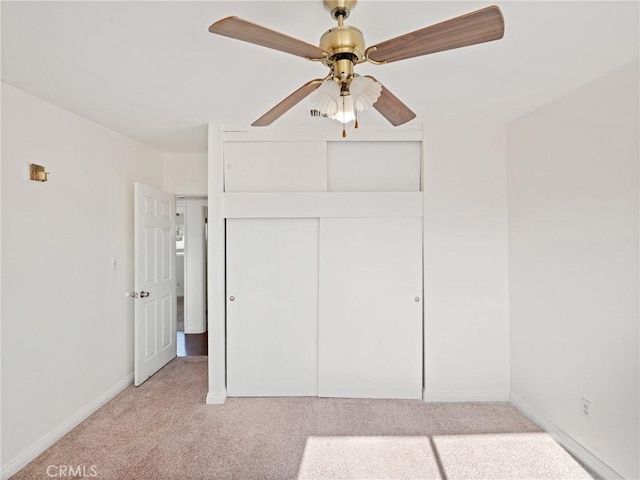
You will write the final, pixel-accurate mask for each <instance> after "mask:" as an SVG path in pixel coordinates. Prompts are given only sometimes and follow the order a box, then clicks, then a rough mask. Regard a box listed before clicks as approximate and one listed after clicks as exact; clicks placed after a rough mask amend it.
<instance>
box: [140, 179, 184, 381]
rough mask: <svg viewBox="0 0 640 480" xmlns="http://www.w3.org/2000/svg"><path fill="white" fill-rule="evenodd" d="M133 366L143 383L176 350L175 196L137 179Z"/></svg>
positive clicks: (174, 353) (173, 354)
mask: <svg viewBox="0 0 640 480" xmlns="http://www.w3.org/2000/svg"><path fill="white" fill-rule="evenodd" d="M134 195H135V200H134V211H135V215H134V216H135V260H134V262H135V293H136V294H137V298H135V361H134V362H135V368H134V377H135V378H134V381H135V384H136V385H140V384H141V383H142V382H144V381H145V380H146V379H147V378H149V377H150V376H151V375H153V374H154V373H155V372H157V371H158V370H160V368H162V367H163V366H164V365H165V364H167V362H169V361H170V360H171V359H173V358H174V357H175V356H176V275H175V252H176V201H175V196H174V195H173V194H171V193H167V192H163V191H161V190H157V189H155V188H151V187H148V186H146V185H142V184H140V183H136V184H135V186H134Z"/></svg>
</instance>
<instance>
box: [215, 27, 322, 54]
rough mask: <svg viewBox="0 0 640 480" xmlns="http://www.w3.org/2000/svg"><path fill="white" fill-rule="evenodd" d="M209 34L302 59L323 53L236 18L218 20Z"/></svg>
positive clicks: (306, 44)
mask: <svg viewBox="0 0 640 480" xmlns="http://www.w3.org/2000/svg"><path fill="white" fill-rule="evenodd" d="M209 31H210V32H211V33H216V34H218V35H224V36H225V37H231V38H235V39H236V40H242V41H245V42H249V43H254V44H256V45H262V46H263V47H267V48H273V49H274V50H280V51H281V52H286V53H290V54H292V55H297V56H298V57H303V58H323V57H326V54H325V52H323V51H322V50H321V49H320V48H318V47H316V46H315V45H311V44H310V43H306V42H303V41H302V40H298V39H297V38H293V37H289V36H288V35H285V34H283V33H279V32H276V31H274V30H269V29H268V28H265V27H261V26H260V25H256V24H255V23H251V22H247V21H246V20H242V19H241V18H238V17H227V18H223V19H222V20H218V21H217V22H216V23H214V24H213V25H211V26H210V27H209Z"/></svg>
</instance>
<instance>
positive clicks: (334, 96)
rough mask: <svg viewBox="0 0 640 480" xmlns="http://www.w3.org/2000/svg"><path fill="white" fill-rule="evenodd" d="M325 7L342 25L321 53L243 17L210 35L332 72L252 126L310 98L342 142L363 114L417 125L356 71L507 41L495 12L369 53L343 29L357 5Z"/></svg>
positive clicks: (349, 0) (323, 41) (335, 0)
mask: <svg viewBox="0 0 640 480" xmlns="http://www.w3.org/2000/svg"><path fill="white" fill-rule="evenodd" d="M323 3H324V7H325V9H326V10H328V11H329V12H330V14H331V17H332V18H333V19H334V20H336V21H337V22H338V25H337V26H336V27H334V28H331V29H329V30H327V31H326V32H325V33H324V34H323V35H322V37H321V38H320V43H319V46H317V47H316V46H314V45H311V44H309V43H306V42H303V41H301V40H298V39H296V38H293V37H289V36H287V35H284V34H282V33H279V32H276V31H274V30H269V29H268V28H265V27H262V26H260V25H256V24H253V23H250V22H248V21H246V20H242V19H240V18H238V17H227V18H223V19H222V20H219V21H217V22H215V23H214V24H213V25H211V26H210V27H209V31H210V32H211V33H215V34H218V35H224V36H227V37H231V38H234V39H237V40H243V41H245V42H249V43H253V44H256V45H261V46H263V47H267V48H272V49H275V50H279V51H282V52H286V53H290V54H292V55H296V56H299V57H303V58H306V59H307V60H311V61H315V62H320V63H323V64H324V65H325V66H327V67H328V68H329V73H328V75H327V76H326V77H324V78H319V79H315V80H311V81H309V82H307V83H306V84H304V85H303V86H302V87H300V88H298V90H296V91H295V92H293V93H292V94H291V95H289V96H288V97H287V98H285V99H284V100H282V101H281V102H280V103H278V104H277V105H276V106H275V107H273V108H272V109H271V110H269V111H268V112H267V113H265V114H264V115H263V116H262V117H260V118H259V119H258V120H256V121H255V122H253V123H252V124H251V125H252V126H255V127H258V126H266V125H270V124H271V123H273V122H274V121H275V120H277V119H278V118H280V117H281V116H282V115H283V114H284V113H286V112H287V111H288V110H289V109H291V108H292V107H293V106H294V105H296V104H297V103H298V102H300V101H301V100H302V99H304V98H306V97H307V96H309V95H311V97H310V100H311V102H312V104H313V108H314V109H315V110H318V111H319V112H320V113H321V114H322V116H326V117H329V118H332V119H334V120H338V121H339V122H341V123H342V124H343V126H342V136H343V137H344V136H346V129H345V125H346V124H348V123H350V122H352V121H355V128H358V120H357V117H358V112H362V111H364V110H367V109H369V108H371V107H374V108H375V109H376V110H377V111H378V112H379V113H380V114H381V115H382V116H383V117H385V118H386V119H387V120H388V121H389V122H390V123H391V124H392V125H393V126H398V125H402V124H404V123H407V122H409V121H411V120H412V119H414V118H415V117H416V114H415V113H414V112H412V111H411V109H409V107H407V106H406V105H405V104H404V103H402V101H400V100H399V99H398V98H397V97H396V96H395V95H393V94H392V93H391V92H390V91H389V90H387V89H386V88H385V87H384V86H383V85H382V84H381V83H379V82H378V81H377V80H376V79H375V78H374V77H372V76H361V75H358V74H357V73H355V72H354V67H355V66H356V65H358V64H360V63H364V62H369V63H372V64H374V65H384V64H387V63H391V62H395V61H398V60H404V59H407V58H413V57H418V56H422V55H427V54H430V53H436V52H442V51H445V50H452V49H454V48H460V47H466V46H469V45H475V44H478V43H485V42H490V41H493V40H499V39H500V38H502V37H503V36H504V19H503V17H502V12H501V11H500V9H499V8H498V7H496V6H491V7H486V8H483V9H480V10H477V11H475V12H471V13H468V14H466V15H462V16H460V17H455V18H452V19H450V20H447V21H444V22H441V23H438V24H435V25H431V26H429V27H425V28H422V29H420V30H416V31H414V32H410V33H407V34H404V35H401V36H399V37H395V38H392V39H390V40H386V41H384V42H382V43H379V44H377V45H373V46H370V47H368V48H367V47H366V43H365V41H364V35H363V34H362V32H361V31H360V30H359V29H357V28H356V27H353V26H350V25H345V24H344V20H345V19H346V18H347V17H349V14H350V13H351V10H352V9H353V8H354V7H355V6H356V3H357V0H323Z"/></svg>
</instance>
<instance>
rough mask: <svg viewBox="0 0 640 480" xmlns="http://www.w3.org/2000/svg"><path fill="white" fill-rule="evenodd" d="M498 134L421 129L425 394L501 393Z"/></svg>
mask: <svg viewBox="0 0 640 480" xmlns="http://www.w3.org/2000/svg"><path fill="white" fill-rule="evenodd" d="M505 135H506V132H505V129H504V127H495V128H484V129H475V130H441V131H436V130H426V131H425V151H424V164H425V166H424V192H425V213H424V214H425V219H424V221H425V226H424V256H425V259H424V289H425V292H424V300H425V400H431V401H457V400H459V401H465V400H506V399H508V392H509V325H508V316H507V300H508V298H507V297H508V292H507V210H506V208H507V205H506V137H505Z"/></svg>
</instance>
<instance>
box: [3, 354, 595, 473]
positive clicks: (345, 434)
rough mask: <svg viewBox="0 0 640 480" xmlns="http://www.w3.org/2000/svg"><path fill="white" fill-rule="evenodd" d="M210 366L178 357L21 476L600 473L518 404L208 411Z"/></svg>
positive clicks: (361, 403)
mask: <svg viewBox="0 0 640 480" xmlns="http://www.w3.org/2000/svg"><path fill="white" fill-rule="evenodd" d="M206 360H207V359H206V357H184V358H177V359H175V360H173V361H172V362H171V363H169V364H168V365H167V366H166V367H164V368H163V369H162V370H161V371H160V372H158V373H157V374H156V375H155V376H153V377H152V378H151V379H149V380H148V381H147V382H146V383H144V384H143V385H142V386H140V387H137V388H136V387H129V388H127V389H126V390H125V391H124V392H122V393H121V394H120V395H118V396H117V397H116V398H115V399H114V400H112V401H111V402H109V403H108V404H106V405H105V406H104V407H102V408H101V409H100V410H99V411H98V412H96V413H95V414H94V415H92V416H91V417H90V418H89V419H87V420H86V421H85V422H84V423H82V424H81V425H80V426H79V427H78V428H76V429H74V430H73V431H72V432H70V433H69V434H68V435H66V436H65V437H64V438H62V439H61V440H60V441H59V442H58V443H56V444H55V445H53V446H52V447H51V448H49V449H48V450H47V451H46V452H44V453H43V454H42V455H41V456H39V457H38V458H37V459H36V460H35V461H33V462H32V463H30V464H29V465H27V467H25V468H24V469H23V470H22V471H20V472H19V473H18V474H17V475H15V476H14V477H13V478H14V479H16V480H19V479H20V480H21V479H38V480H40V479H46V478H49V476H48V475H47V467H49V466H50V465H56V466H57V465H65V466H73V467H74V468H76V469H77V467H78V466H80V467H83V468H84V470H83V471H84V473H85V474H86V475H87V476H92V477H93V478H102V479H114V480H140V479H150V480H151V479H153V480H165V479H167V480H169V479H171V480H173V479H194V480H195V479H197V480H200V479H202V480H205V479H206V480H218V479H219V480H226V479H229V480H231V479H237V480H253V479H256V480H269V479H274V480H287V479H291V480H293V479H296V478H298V479H300V480H302V479H310V480H311V479H314V480H315V479H322V480H329V479H344V480H347V479H361V480H364V479H383V478H384V479H442V480H454V479H481V478H482V479H507V478H509V479H516V478H517V479H524V478H528V479H536V480H541V479H569V478H572V479H591V478H592V477H591V476H590V475H589V474H588V473H587V472H586V471H585V470H584V469H583V468H581V467H580V465H579V464H578V463H577V462H576V461H575V460H574V459H573V458H572V457H571V456H570V455H569V454H568V453H566V452H565V451H564V450H563V449H562V448H561V447H560V446H559V445H557V444H556V443H555V442H554V441H553V440H552V439H551V438H550V437H549V436H548V435H546V434H545V433H543V432H541V431H540V430H539V429H538V428H537V427H536V426H535V425H534V424H533V423H532V422H531V421H530V420H528V419H527V418H526V417H524V416H523V415H522V414H521V413H520V412H518V411H517V410H516V409H515V408H514V407H513V406H511V405H510V404H508V403H466V404H465V403H446V404H445V403H439V404H427V403H424V402H421V401H408V400H358V399H326V398H254V399H251V398H232V399H229V400H227V402H226V403H225V404H224V405H222V406H213V405H205V404H204V398H205V395H206V393H207V387H206V378H207V376H206V371H207V361H206ZM76 471H78V470H76ZM94 472H95V473H96V474H97V477H96V476H95V475H91V474H92V473H94ZM67 478H68V477H67Z"/></svg>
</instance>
